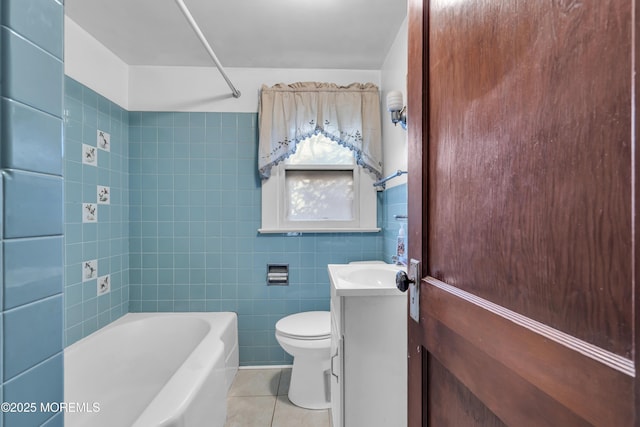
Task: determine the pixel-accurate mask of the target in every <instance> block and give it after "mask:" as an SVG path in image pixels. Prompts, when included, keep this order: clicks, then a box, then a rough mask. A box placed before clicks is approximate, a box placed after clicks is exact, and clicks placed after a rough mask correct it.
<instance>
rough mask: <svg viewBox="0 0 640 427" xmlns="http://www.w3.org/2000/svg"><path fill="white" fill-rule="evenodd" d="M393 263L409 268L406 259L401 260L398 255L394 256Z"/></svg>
mask: <svg viewBox="0 0 640 427" xmlns="http://www.w3.org/2000/svg"><path fill="white" fill-rule="evenodd" d="M391 262H393V263H394V264H395V265H403V266H405V267H406V266H407V260H406V259H405V258H400V257H399V256H397V255H393V256H392V257H391Z"/></svg>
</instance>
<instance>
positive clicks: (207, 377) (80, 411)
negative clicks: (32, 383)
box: [64, 313, 238, 427]
mask: <svg viewBox="0 0 640 427" xmlns="http://www.w3.org/2000/svg"><path fill="white" fill-rule="evenodd" d="M237 343H238V329H237V317H236V314H235V313H129V314H126V315H125V316H123V317H122V318H120V319H118V320H116V321H115V322H113V323H111V324H109V325H108V326H106V327H105V328H103V329H100V330H98V331H97V332H95V333H93V334H91V335H89V336H88V337H86V338H84V339H82V340H80V341H78V342H76V343H74V344H73V345H71V346H69V347H67V348H66V349H65V352H64V379H65V384H64V394H65V395H64V401H65V402H66V403H67V404H68V405H74V406H73V408H68V409H67V411H65V426H66V427H85V426H87V427H129V426H135V427H156V426H162V427H201V426H205V425H206V426H211V427H218V426H219V427H223V426H224V423H225V418H226V395H227V391H228V389H229V387H230V386H231V381H232V380H233V378H234V376H235V374H236V372H237V370H238V344H237Z"/></svg>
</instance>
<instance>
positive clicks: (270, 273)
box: [267, 264, 289, 286]
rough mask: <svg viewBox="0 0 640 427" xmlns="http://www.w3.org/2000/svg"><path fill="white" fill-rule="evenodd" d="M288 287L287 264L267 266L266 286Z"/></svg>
mask: <svg viewBox="0 0 640 427" xmlns="http://www.w3.org/2000/svg"><path fill="white" fill-rule="evenodd" d="M273 285H276V286H288V285H289V264H267V286H273Z"/></svg>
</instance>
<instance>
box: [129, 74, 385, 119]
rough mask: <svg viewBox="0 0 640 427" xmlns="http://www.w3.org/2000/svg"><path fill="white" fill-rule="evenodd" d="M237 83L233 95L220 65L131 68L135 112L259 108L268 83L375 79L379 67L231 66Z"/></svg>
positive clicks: (377, 82)
mask: <svg viewBox="0 0 640 427" xmlns="http://www.w3.org/2000/svg"><path fill="white" fill-rule="evenodd" d="M225 71H226V73H227V75H228V76H229V79H230V80H231V81H232V83H233V85H234V86H235V87H236V89H238V90H239V91H240V92H241V94H242V95H241V96H240V98H233V97H232V96H231V90H230V89H229V86H227V83H226V82H225V81H224V79H223V78H222V76H221V75H220V73H219V72H218V70H217V68H215V66H212V67H139V66H132V67H130V68H129V107H130V108H129V110H130V111H206V112H233V113H245V112H257V111H258V95H259V91H260V88H261V87H262V85H263V84H266V85H267V86H272V85H274V84H276V83H294V82H306V81H321V82H330V83H336V84H345V85H346V84H349V83H353V82H360V83H368V82H371V83H375V84H376V85H378V86H380V71H378V70H331V69H277V68H225Z"/></svg>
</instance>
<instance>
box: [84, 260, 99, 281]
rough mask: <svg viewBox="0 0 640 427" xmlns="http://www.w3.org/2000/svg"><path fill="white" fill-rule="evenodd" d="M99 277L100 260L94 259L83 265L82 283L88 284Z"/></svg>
mask: <svg viewBox="0 0 640 427" xmlns="http://www.w3.org/2000/svg"><path fill="white" fill-rule="evenodd" d="M97 277H98V260H97V259H92V260H91V261H85V262H83V263H82V281H83V282H86V281H88V280H92V279H95V278H97Z"/></svg>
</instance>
